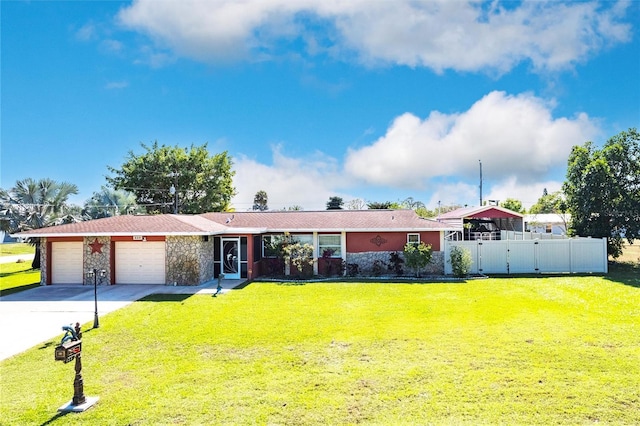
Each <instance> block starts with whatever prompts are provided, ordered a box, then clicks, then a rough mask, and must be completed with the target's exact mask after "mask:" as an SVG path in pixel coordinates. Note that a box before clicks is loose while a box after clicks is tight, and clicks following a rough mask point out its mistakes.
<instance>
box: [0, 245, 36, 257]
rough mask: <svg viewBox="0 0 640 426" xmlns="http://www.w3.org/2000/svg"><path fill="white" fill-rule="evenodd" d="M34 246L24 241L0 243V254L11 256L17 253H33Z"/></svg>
mask: <svg viewBox="0 0 640 426" xmlns="http://www.w3.org/2000/svg"><path fill="white" fill-rule="evenodd" d="M35 251H36V249H35V247H34V246H32V245H31V244H26V243H4V244H0V256H13V255H17V254H34V253H35Z"/></svg>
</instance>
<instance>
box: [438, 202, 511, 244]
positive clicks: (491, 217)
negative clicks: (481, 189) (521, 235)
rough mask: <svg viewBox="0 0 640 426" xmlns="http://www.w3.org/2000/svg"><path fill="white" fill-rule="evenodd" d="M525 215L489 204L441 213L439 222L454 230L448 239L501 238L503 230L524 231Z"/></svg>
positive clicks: (448, 235)
mask: <svg viewBox="0 0 640 426" xmlns="http://www.w3.org/2000/svg"><path fill="white" fill-rule="evenodd" d="M523 218H524V215H522V214H520V213H517V212H514V211H512V210H509V209H505V208H504V207H500V206H494V205H488V206H482V207H464V208H461V209H457V210H452V211H450V212H447V213H444V214H441V215H440V216H438V217H437V218H436V220H437V221H438V222H441V223H442V224H444V225H446V226H447V227H449V228H454V231H453V232H448V233H447V239H448V240H455V241H472V240H499V239H500V233H501V231H516V232H522V230H523V229H524V224H523Z"/></svg>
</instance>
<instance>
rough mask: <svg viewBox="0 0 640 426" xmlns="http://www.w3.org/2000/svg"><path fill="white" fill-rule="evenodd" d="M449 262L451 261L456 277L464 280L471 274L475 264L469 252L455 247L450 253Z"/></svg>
mask: <svg viewBox="0 0 640 426" xmlns="http://www.w3.org/2000/svg"><path fill="white" fill-rule="evenodd" d="M449 260H450V261H451V269H452V270H453V275H454V276H456V277H458V278H462V277H464V276H466V275H468V274H469V271H470V270H471V264H472V263H473V261H472V260H471V253H470V252H469V250H467V249H466V248H462V247H457V246H454V247H452V248H451V252H450V253H449Z"/></svg>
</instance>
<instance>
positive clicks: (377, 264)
mask: <svg viewBox="0 0 640 426" xmlns="http://www.w3.org/2000/svg"><path fill="white" fill-rule="evenodd" d="M386 266H387V265H386V264H385V263H384V262H383V261H382V260H380V259H378V260H374V261H373V267H372V271H371V272H372V273H373V276H374V277H379V276H380V275H382V274H383V272H384V270H385V269H386Z"/></svg>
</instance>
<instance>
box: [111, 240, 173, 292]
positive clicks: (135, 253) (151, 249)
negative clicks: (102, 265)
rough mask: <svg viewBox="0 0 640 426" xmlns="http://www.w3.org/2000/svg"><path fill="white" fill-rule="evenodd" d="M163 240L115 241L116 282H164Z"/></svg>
mask: <svg viewBox="0 0 640 426" xmlns="http://www.w3.org/2000/svg"><path fill="white" fill-rule="evenodd" d="M164 262H165V243H164V242H163V241H160V242H158V241H134V242H129V241H126V242H125V241H118V242H116V284H164V283H165V266H164Z"/></svg>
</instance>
